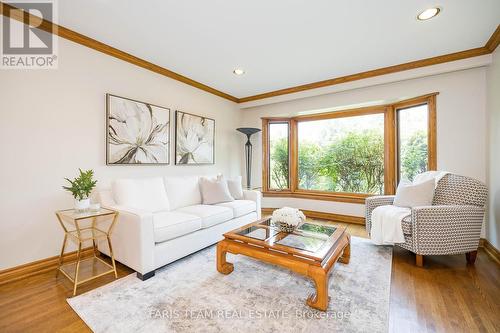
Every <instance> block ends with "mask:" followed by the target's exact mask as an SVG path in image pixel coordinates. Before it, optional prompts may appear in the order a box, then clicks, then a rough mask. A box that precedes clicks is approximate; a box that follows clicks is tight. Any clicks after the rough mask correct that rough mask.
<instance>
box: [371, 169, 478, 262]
mask: <svg viewBox="0 0 500 333" xmlns="http://www.w3.org/2000/svg"><path fill="white" fill-rule="evenodd" d="M487 197H488V189H487V188H486V186H485V185H484V184H483V183H481V182H480V181H477V180H475V179H472V178H469V177H464V176H459V175H455V174H446V175H445V176H444V177H443V178H441V180H439V182H438V184H437V187H436V191H435V193H434V199H433V202H432V206H424V207H414V208H412V209H411V214H410V215H408V216H406V217H405V218H404V219H403V221H402V227H403V234H404V237H405V242H404V243H399V244H396V245H398V246H400V247H402V248H405V249H407V250H410V251H412V252H413V253H415V254H416V255H417V256H416V264H417V266H423V256H425V255H450V254H461V253H465V256H466V259H467V262H468V263H470V264H473V263H474V262H475V260H476V255H477V248H478V246H479V238H480V234H481V226H482V224H483V219H484V212H485V204H486V200H487ZM393 201H394V196H393V195H382V196H374V197H369V198H367V199H366V230H367V231H368V233H370V229H371V213H372V211H373V210H374V209H375V208H376V207H378V206H382V205H392V203H393Z"/></svg>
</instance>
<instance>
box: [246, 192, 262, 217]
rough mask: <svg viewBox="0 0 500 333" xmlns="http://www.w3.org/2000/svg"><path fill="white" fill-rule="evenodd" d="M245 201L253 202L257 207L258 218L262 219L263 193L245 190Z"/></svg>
mask: <svg viewBox="0 0 500 333" xmlns="http://www.w3.org/2000/svg"><path fill="white" fill-rule="evenodd" d="M243 199H245V200H252V201H254V202H255V204H256V206H257V218H259V219H260V218H261V215H262V214H261V207H262V203H261V202H262V193H260V191H255V190H243Z"/></svg>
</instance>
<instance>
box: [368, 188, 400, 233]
mask: <svg viewBox="0 0 500 333" xmlns="http://www.w3.org/2000/svg"><path fill="white" fill-rule="evenodd" d="M394 197H395V195H376V196H373V197H368V198H366V199H365V228H366V231H368V234H370V230H371V227H372V212H373V210H374V209H375V208H377V207H379V206H386V205H392V204H393V202H394Z"/></svg>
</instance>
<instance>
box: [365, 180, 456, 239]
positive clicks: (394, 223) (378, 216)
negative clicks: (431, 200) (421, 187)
mask: <svg viewBox="0 0 500 333" xmlns="http://www.w3.org/2000/svg"><path fill="white" fill-rule="evenodd" d="M447 173H448V172H447V171H427V172H424V173H421V174H420V175H417V176H416V177H415V179H414V181H413V183H414V184H417V183H422V182H425V181H427V180H429V179H433V178H434V180H435V186H437V183H438V182H439V180H440V179H441V178H443V177H444V176H445V175H446V174H447ZM410 214H411V209H410V208H407V207H397V206H393V205H386V206H379V207H377V208H375V209H374V210H373V211H372V217H371V220H372V226H371V229H370V238H371V240H372V242H373V243H374V244H376V245H394V244H395V243H404V242H405V237H404V234H403V226H402V225H401V223H402V220H403V219H404V218H405V217H406V216H408V215H410Z"/></svg>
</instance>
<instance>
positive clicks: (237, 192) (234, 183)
mask: <svg viewBox="0 0 500 333" xmlns="http://www.w3.org/2000/svg"><path fill="white" fill-rule="evenodd" d="M227 187H229V193H231V196H232V197H233V198H234V199H236V200H241V199H243V186H242V185H241V176H238V177H235V178H232V179H228V180H227Z"/></svg>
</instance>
